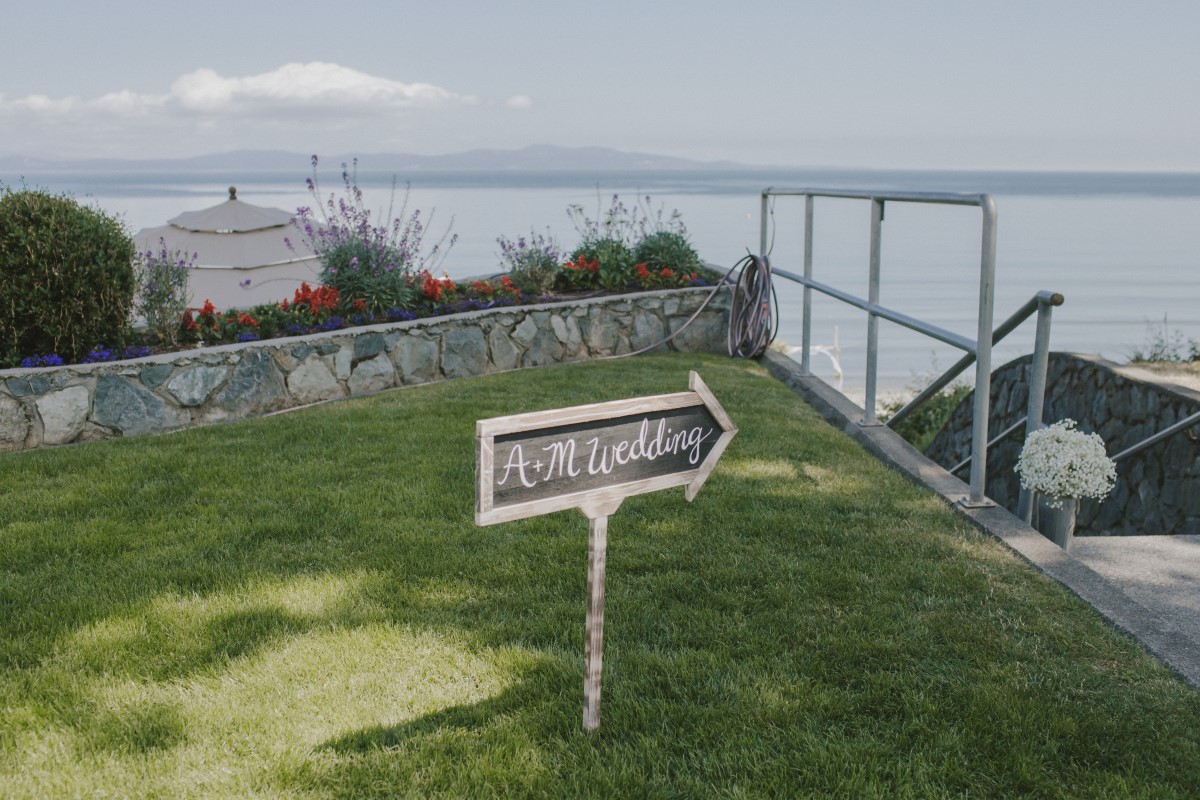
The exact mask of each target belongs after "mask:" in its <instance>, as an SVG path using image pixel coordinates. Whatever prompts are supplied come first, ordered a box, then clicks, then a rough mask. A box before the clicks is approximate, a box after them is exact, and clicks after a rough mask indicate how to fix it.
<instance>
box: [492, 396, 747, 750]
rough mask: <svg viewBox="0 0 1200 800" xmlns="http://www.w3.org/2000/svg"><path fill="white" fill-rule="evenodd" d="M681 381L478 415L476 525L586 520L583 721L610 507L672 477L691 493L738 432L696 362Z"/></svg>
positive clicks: (589, 708)
mask: <svg viewBox="0 0 1200 800" xmlns="http://www.w3.org/2000/svg"><path fill="white" fill-rule="evenodd" d="M688 389H689V391H686V392H678V393H676V394H662V395H655V396H653V397H634V398H631V399H629V400H614V401H612V402H608V403H594V404H592V405H586V406H574V407H572V408H560V409H555V410H552V411H537V412H533V413H530V414H517V415H515V416H511V417H495V418H493V419H483V420H479V421H478V422H477V423H476V427H475V444H476V482H475V484H476V492H475V523H476V524H477V525H491V524H493V523H497V522H508V521H510V520H516V519H524V518H525V517H533V516H537V515H539V514H549V513H550V512H552V511H562V510H564V509H568V508H578V509H580V510H581V511H582V512H583V513H584V515H585V516H586V517H587V518H588V520H589V523H588V607H587V620H586V625H587V631H586V638H585V642H584V660H585V662H586V665H585V673H584V679H583V728H584V730H586V731H594V730H596V729H597V728H599V727H600V673H601V659H602V653H603V646H604V573H605V564H606V559H607V552H608V517H609V515H610V514H612V513H613V512H615V511H616V510H617V508H618V507H619V506H620V505H621V502H622V501H623V500H624V499H625V498H626V497H630V496H632V495H635V494H644V493H646V492H656V491H658V490H660V489H670V488H671V487H673V486H684V487H686V489H685V496H686V497H687V499H688V500H689V501H690V500H692V499H693V498H694V497H695V496H696V493H697V492H698V491H700V487H701V486H703V485H704V481H705V480H707V479H708V476H709V474H710V473H711V472H712V471H713V467H715V466H716V465H717V460H718V459H719V458H720V457H721V453H723V452H725V448H726V447H727V446H728V445H729V442H730V440H731V439H733V437H734V434H736V433H737V428H736V427H735V426H734V424H733V420H731V419H730V418H729V415H728V414H726V413H725V409H723V408H721V404H720V403H718V402H717V398H715V397H713V394H712V392H710V391H709V390H708V387H707V386H705V385H704V381H702V380H700V376H699V375H697V374H696V373H695V372H692V373H691V374H690V375H689V376H688Z"/></svg>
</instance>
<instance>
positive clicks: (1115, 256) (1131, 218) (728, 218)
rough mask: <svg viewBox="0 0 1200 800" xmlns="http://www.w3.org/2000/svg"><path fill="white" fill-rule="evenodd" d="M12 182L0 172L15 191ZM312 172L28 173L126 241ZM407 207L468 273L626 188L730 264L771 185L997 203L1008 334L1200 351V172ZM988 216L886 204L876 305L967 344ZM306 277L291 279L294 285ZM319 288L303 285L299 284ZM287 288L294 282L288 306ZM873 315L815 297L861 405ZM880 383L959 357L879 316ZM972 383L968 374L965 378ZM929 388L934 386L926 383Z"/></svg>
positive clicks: (697, 177) (821, 331) (448, 196)
mask: <svg viewBox="0 0 1200 800" xmlns="http://www.w3.org/2000/svg"><path fill="white" fill-rule="evenodd" d="M19 177H20V176H8V175H0V180H3V181H5V182H6V183H8V184H10V185H14V184H18V183H19ZM306 177H308V176H307V175H305V174H297V175H295V176H292V175H281V174H279V173H257V174H256V173H251V174H245V173H243V174H239V175H237V176H235V177H232V178H231V177H229V176H227V175H215V174H211V173H196V174H165V173H148V172H142V173H75V174H70V173H57V174H50V173H48V174H45V175H27V176H24V179H25V181H26V183H27V184H28V185H31V186H39V187H44V188H47V189H49V190H51V191H69V192H71V193H72V194H74V195H75V196H76V197H77V198H79V199H80V200H83V201H85V202H93V203H95V204H96V205H98V206H100V207H101V208H103V209H105V210H107V211H109V212H112V213H115V214H119V215H121V216H122V217H123V218H124V220H125V222H126V224H127V225H128V226H129V228H130V229H131V231H134V232H136V231H137V230H139V229H141V228H145V227H152V226H155V225H161V224H163V223H164V222H165V221H166V220H167V219H168V218H170V217H172V216H174V215H176V214H178V213H180V212H181V211H189V210H196V209H201V208H206V207H208V206H211V205H215V204H217V203H219V202H221V201H222V200H224V199H225V198H226V197H227V187H228V186H229V184H230V183H234V184H236V185H237V186H238V197H239V198H240V199H242V200H245V201H247V202H250V203H255V204H258V205H266V206H276V207H279V208H284V209H287V210H294V209H295V208H297V207H299V206H311V205H313V204H314V201H313V198H312V197H311V196H310V195H309V194H308V192H307V190H306V189H305V185H304V179H305V178H306ZM392 177H393V176H391V175H390V174H374V173H370V172H367V171H364V170H360V172H359V175H358V182H359V185H360V186H361V187H362V188H363V190H364V194H365V198H366V202H367V205H368V206H369V207H371V208H373V209H375V210H376V211H386V209H387V208H388V206H389V204H391V203H393V202H395V203H396V204H397V206H396V210H398V203H399V201H400V200H401V199H402V196H403V194H404V191H403V186H401V189H400V191H399V192H398V193H397V195H396V196H395V197H394V196H393V194H392ZM401 177H402V179H404V178H407V179H408V180H410V181H411V189H410V194H409V196H408V208H409V210H412V209H414V208H420V209H422V211H423V212H424V213H425V214H427V215H428V214H429V213H430V212H432V215H433V216H432V222H431V224H430V226H429V229H430V233H429V234H428V235H427V241H433V240H435V239H437V238H438V237H439V236H440V235H441V234H442V233H443V232H444V231H445V230H446V228H447V225H448V224H449V223H451V222H452V230H453V231H454V232H455V233H456V234H457V235H458V241H457V243H456V244H455V245H454V247H453V248H452V249H451V250H450V252H449V254H448V257H447V258H446V260H445V261H444V262H443V265H442V268H443V269H444V270H445V271H446V272H448V274H449V275H450V276H451V277H455V278H465V277H469V276H473V275H480V274H486V273H489V272H493V271H495V270H496V269H497V266H498V263H499V260H498V257H497V253H498V251H499V248H498V246H497V244H496V238H497V237H498V236H501V235H505V236H508V237H510V238H515V237H516V236H518V235H521V234H524V233H528V232H529V231H530V230H535V231H538V232H543V233H545V232H547V231H548V232H549V233H551V234H552V235H554V236H555V237H556V238H557V239H558V240H559V242H560V243H561V244H562V245H563V246H564V248H566V249H569V248H570V247H572V246H573V245H574V244H575V243H576V241H577V239H578V236H577V233H576V231H575V229H574V227H573V226H572V223H571V220H570V219H569V217H568V215H567V213H566V209H567V207H568V206H569V205H574V204H577V205H581V206H583V208H584V209H585V211H586V212H587V213H588V215H589V216H591V217H592V218H596V217H597V216H598V215H599V214H600V213H602V212H603V211H604V210H605V209H606V208H607V207H608V203H609V200H610V198H611V197H612V195H614V194H619V195H620V196H621V198H622V200H623V201H625V202H626V203H627V204H628V203H633V202H637V201H638V198H643V200H642V202H645V200H644V198H645V196H647V195H649V197H650V201H649V204H648V205H649V207H650V208H651V209H652V210H657V209H660V208H661V209H662V210H663V211H664V212H665V213H668V214H669V213H670V212H671V211H672V210H676V209H677V210H678V211H680V212H681V214H682V215H683V220H684V222H685V223H686V225H687V228H688V231H689V234H690V236H691V238H692V241H693V243H694V244H695V245H696V247H697V249H698V250H699V252H700V255H701V257H702V258H703V259H704V260H706V261H708V262H710V263H712V264H714V265H717V266H721V267H724V268H728V267H730V266H732V265H733V264H734V263H735V262H737V261H738V260H739V259H740V258H741V257H742V256H744V255H745V254H746V253H747V252H750V251H757V250H758V242H759V230H760V219H759V217H760V196H761V195H760V193H761V190H762V189H763V188H764V187H767V186H776V187H781V186H788V187H798V186H804V187H821V188H864V189H872V188H873V189H900V190H913V191H955V192H971V193H979V192H987V193H989V194H992V195H993V196H994V197H995V199H996V202H997V208H998V211H999V215H998V220H999V225H998V242H997V267H996V290H995V298H996V299H995V321H996V323H997V324H998V323H999V322H1000V321H1002V320H1003V319H1005V318H1006V317H1007V316H1009V314H1011V313H1012V312H1013V311H1015V310H1016V309H1017V308H1018V307H1019V306H1020V305H1021V304H1023V303H1024V302H1025V301H1026V300H1028V299H1029V298H1030V297H1031V296H1032V295H1033V294H1035V293H1036V292H1037V291H1039V290H1050V291H1055V292H1060V293H1062V294H1063V295H1064V296H1065V297H1066V303H1065V304H1064V305H1063V306H1062V307H1060V308H1057V309H1055V310H1054V314H1053V327H1052V334H1051V345H1052V347H1053V348H1054V349H1055V350H1069V351H1074V352H1083V353H1093V354H1098V355H1102V356H1104V357H1106V358H1110V359H1114V360H1118V361H1121V360H1125V359H1126V358H1127V357H1128V356H1129V355H1130V354H1131V353H1132V352H1133V351H1135V350H1137V349H1144V348H1145V347H1146V346H1147V344H1148V342H1149V341H1150V339H1151V338H1153V337H1155V336H1158V337H1168V338H1173V337H1179V338H1182V340H1184V341H1186V340H1188V339H1196V340H1200V237H1197V236H1196V235H1195V233H1194V231H1195V229H1196V228H1197V222H1198V220H1200V175H1192V174H1179V175H1164V174H1067V173H1063V174H1058V173H937V172H878V171H875V172H871V171H847V170H840V171H839V170H810V171H798V170H792V171H767V170H746V171H741V172H714V171H702V170H697V171H693V172H653V173H643V174H636V173H600V174H595V173H584V172H579V173H507V172H454V173H418V174H414V175H411V176H401ZM320 178H321V181H322V183H323V185H322V190H323V196H327V195H328V194H329V193H332V192H337V191H338V190H339V189H340V183H339V179H338V175H337V173H336V172H330V173H329V174H328V175H325V174H324V173H322V175H321V176H320ZM869 213H870V211H869V203H867V202H866V201H856V200H842V199H825V198H818V199H817V201H816V206H815V219H814V274H815V277H816V278H817V279H818V280H821V281H823V282H826V283H829V284H832V285H834V286H836V287H838V288H840V289H843V290H845V291H849V292H852V293H854V294H858V295H860V296H865V295H866V292H867V264H868V234H869ZM803 214H804V200H803V198H787V197H784V198H779V199H777V200H776V201H775V203H774V204H773V206H772V210H771V214H770V216H769V230H770V239H771V258H772V263H773V264H774V265H775V266H777V267H780V268H782V269H786V270H791V271H794V272H801V271H802V269H803V262H802V253H803V238H804V218H803ZM980 241H981V219H980V211H979V209H978V208H972V207H956V206H931V205H925V204H904V203H889V204H887V208H886V217H885V221H884V225H883V240H882V266H881V273H882V284H881V303H882V304H883V305H885V306H889V307H892V308H895V309H897V310H899V311H902V312H904V313H906V314H910V315H912V316H915V317H918V318H921V319H925V320H927V321H929V322H932V323H934V324H937V325H940V326H942V327H944V328H948V329H950V330H953V331H955V332H957V333H960V334H963V335H965V336H967V337H969V338H972V339H973V338H974V337H975V314H976V310H977V307H978V283H979V261H980ZM300 277H306V276H297V281H298V280H299V279H300ZM307 277H309V278H311V276H307ZM776 289H777V294H778V299H779V311H780V315H779V319H780V323H779V337H778V338H779V339H780V340H782V341H783V342H785V343H787V344H790V345H793V346H795V345H799V343H800V340H801V318H800V316H801V315H800V311H801V305H800V303H801V290H800V287H798V286H796V285H795V284H793V283H790V282H788V281H786V280H782V279H779V280H777V281H776ZM286 294H290V291H289V290H287V289H286V288H284V289H283V290H281V295H280V296H281V297H282V296H284V295H286ZM1033 326H1034V321H1033V320H1032V319H1030V320H1029V321H1028V322H1026V323H1025V324H1024V325H1023V326H1022V327H1021V328H1019V329H1018V330H1017V331H1016V332H1014V333H1013V334H1011V335H1010V337H1009V338H1008V339H1007V340H1005V342H1003V343H1002V344H1000V345H999V346H997V348H996V350H995V352H994V355H993V365H994V366H999V365H1001V364H1003V363H1005V362H1006V361H1008V360H1010V359H1012V358H1015V357H1017V356H1019V355H1022V354H1024V353H1027V352H1029V351H1030V350H1031V349H1032V346H1033V335H1034V332H1033ZM866 328H867V321H866V315H865V314H864V313H863V312H861V311H859V310H857V309H854V308H851V307H848V306H845V305H843V304H840V303H838V302H836V301H834V300H831V299H828V298H824V297H823V296H821V295H815V300H814V307H813V321H812V329H813V336H814V344H817V345H825V346H830V345H833V344H834V342H835V341H836V343H837V345H838V346H839V350H838V352H837V356H838V361H839V363H840V366H841V370H842V377H841V378H840V379H838V377H837V376H836V374H835V372H834V367H833V361H832V360H831V359H830V358H828V357H827V356H825V355H821V354H816V355H814V358H813V362H812V363H813V367H814V370H815V371H816V372H818V374H820V375H822V377H824V378H826V379H828V380H830V381H831V382H835V383H839V382H840V385H841V386H842V388H843V390H844V391H846V392H847V393H848V394H850V395H852V396H854V395H860V394H861V391H862V386H863V384H864V382H865V361H866V353H865V343H866ZM880 332H881V350H880V358H879V385H880V388H881V390H882V391H884V392H902V391H903V390H904V389H905V388H906V387H908V386H911V385H914V384H917V383H920V382H921V380H922V378H923V376H928V375H930V374H931V373H933V372H934V371H940V369H941V368H945V367H947V366H949V365H950V364H952V363H953V362H954V361H956V360H957V359H958V358H959V356H960V355H961V353H960V352H959V351H957V350H955V349H954V348H952V347H949V346H947V345H943V344H941V343H939V342H936V341H934V340H931V339H927V338H925V337H923V336H921V335H919V334H916V333H913V332H911V331H908V330H906V329H904V328H901V327H899V326H896V325H893V324H892V323H888V322H886V321H881V322H880ZM965 377H966V378H967V379H968V380H969V379H970V377H971V373H970V371H968V373H967V375H966V376H965ZM925 382H927V380H926V381H925Z"/></svg>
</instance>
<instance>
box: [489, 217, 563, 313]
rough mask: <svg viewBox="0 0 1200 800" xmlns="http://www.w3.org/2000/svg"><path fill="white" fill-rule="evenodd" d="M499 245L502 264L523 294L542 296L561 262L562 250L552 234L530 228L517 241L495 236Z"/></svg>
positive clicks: (551, 283)
mask: <svg viewBox="0 0 1200 800" xmlns="http://www.w3.org/2000/svg"><path fill="white" fill-rule="evenodd" d="M496 242H497V244H499V245H500V264H501V266H502V267H503V268H504V270H505V271H506V272H508V274H509V278H510V279H511V280H512V282H513V283H515V284H516V286H517V288H518V289H520V290H521V293H522V294H527V295H533V296H535V297H536V296H540V295H543V294H545V293H546V292H548V291H549V290H550V287H551V286H552V285H553V284H554V277H555V275H557V274H558V271H559V268H560V267H559V265H560V264H561V263H562V250H561V249H560V248H559V246H558V242H556V241H555V240H554V237H553V236H549V235H547V236H543V235H542V234H540V233H535V232H533V231H530V233H529V238H528V239H526V238H525V237H524V236H520V237H518V238H517V240H516V241H515V242H514V241H513V240H511V239H509V238H508V237H506V236H501V237H499V238H497V239H496Z"/></svg>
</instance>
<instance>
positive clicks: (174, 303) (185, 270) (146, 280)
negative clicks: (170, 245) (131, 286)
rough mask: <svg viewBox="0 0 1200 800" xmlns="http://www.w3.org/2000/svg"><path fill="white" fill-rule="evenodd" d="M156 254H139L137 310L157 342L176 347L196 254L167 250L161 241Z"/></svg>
mask: <svg viewBox="0 0 1200 800" xmlns="http://www.w3.org/2000/svg"><path fill="white" fill-rule="evenodd" d="M158 244H159V248H158V250H157V251H155V250H148V251H147V252H145V253H138V257H137V262H136V266H135V276H136V280H137V295H136V299H135V303H134V310H135V311H137V313H138V314H140V315H141V317H142V319H144V320H145V321H146V330H147V332H148V333H149V335H150V336H151V337H153V338H154V339H156V340H157V341H158V342H161V343H164V344H167V345H172V346H173V345H175V344H176V342H177V340H178V338H179V332H180V324H181V323H182V322H183V314H184V312H185V311H187V303H188V291H187V288H188V277H189V276H190V275H191V271H192V269H193V268H194V267H195V263H196V254H195V253H193V254H192V255H191V257H188V256H187V254H186V253H183V252H182V251H179V250H172V251H168V250H167V243H166V242H165V241H164V240H162V239H159V240H158Z"/></svg>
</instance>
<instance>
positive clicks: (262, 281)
mask: <svg viewBox="0 0 1200 800" xmlns="http://www.w3.org/2000/svg"><path fill="white" fill-rule="evenodd" d="M291 220H292V214H291V213H289V212H287V211H284V210H283V209H281V208H268V207H265V206H256V205H251V204H250V203H246V202H243V201H241V200H239V199H238V198H237V187H235V186H231V187H229V199H228V200H226V201H225V202H223V203H219V204H218V205H215V206H212V207H211V208H205V209H202V210H200V211H185V212H184V213H182V214H179V215H178V216H176V217H174V218H172V219H170V220H168V222H167V224H166V225H160V226H158V227H155V228H144V229H142V230H140V231H138V233H137V234H136V235H135V236H134V242H135V244H136V245H137V248H138V250H139V251H140V252H146V251H148V250H149V251H154V252H158V250H160V249H161V245H160V244H159V240H160V239H161V240H162V241H163V242H164V243H165V244H166V247H167V250H181V251H183V252H184V253H186V254H188V255H189V256H190V255H191V254H192V253H195V254H196V255H197V258H196V270H195V271H194V272H193V273H192V274H191V278H190V280H189V290H190V293H191V300H190V303H189V304H190V305H191V306H192V307H197V306H200V305H201V304H203V303H204V301H205V300H212V301H213V304H214V305H216V307H217V308H218V309H221V310H225V309H228V308H247V307H249V306H253V305H257V304H259V303H271V302H276V301H279V300H282V299H284V298H290V297H291V296H292V294H293V292H295V290H296V289H298V288H299V287H300V283H301V282H302V281H308V282H309V283H310V284H316V283H317V281H318V275H319V274H320V269H321V267H320V260H319V259H318V258H317V256H316V255H315V254H314V253H313V252H312V251H311V250H308V249H306V248H304V247H303V245H302V244H301V243H300V242H299V241H297V236H296V231H295V229H294V228H292V227H291V225H290V223H291ZM287 239H290V240H291V241H292V245H293V246H294V247H295V248H296V249H295V250H292V249H290V248H289V247H288V246H287V243H286V241H285V240H287Z"/></svg>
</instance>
